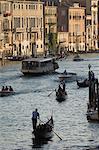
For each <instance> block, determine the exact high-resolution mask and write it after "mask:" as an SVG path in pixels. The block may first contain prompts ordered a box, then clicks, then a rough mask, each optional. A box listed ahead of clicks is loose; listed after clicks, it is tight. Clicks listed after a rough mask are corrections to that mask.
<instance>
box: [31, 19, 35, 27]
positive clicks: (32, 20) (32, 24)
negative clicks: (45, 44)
mask: <svg viewBox="0 0 99 150" xmlns="http://www.w3.org/2000/svg"><path fill="white" fill-rule="evenodd" d="M31 27H35V18H30V28H31Z"/></svg>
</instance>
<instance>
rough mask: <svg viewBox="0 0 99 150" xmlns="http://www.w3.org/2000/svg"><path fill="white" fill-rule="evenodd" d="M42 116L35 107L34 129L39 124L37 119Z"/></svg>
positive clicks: (33, 116)
mask: <svg viewBox="0 0 99 150" xmlns="http://www.w3.org/2000/svg"><path fill="white" fill-rule="evenodd" d="M39 118H40V115H39V113H38V111H37V109H35V111H33V112H32V124H33V130H35V129H36V126H37V119H39Z"/></svg>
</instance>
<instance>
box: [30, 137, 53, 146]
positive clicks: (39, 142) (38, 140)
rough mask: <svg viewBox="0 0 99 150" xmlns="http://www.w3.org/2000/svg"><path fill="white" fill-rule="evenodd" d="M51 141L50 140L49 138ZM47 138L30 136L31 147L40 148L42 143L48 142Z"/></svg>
mask: <svg viewBox="0 0 99 150" xmlns="http://www.w3.org/2000/svg"><path fill="white" fill-rule="evenodd" d="M50 141H51V140H50ZM48 142H49V141H48V140H46V139H45V140H44V139H42V140H41V139H35V138H32V144H33V145H32V148H41V147H43V145H44V144H48Z"/></svg>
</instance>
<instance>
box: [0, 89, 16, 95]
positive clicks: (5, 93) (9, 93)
mask: <svg viewBox="0 0 99 150" xmlns="http://www.w3.org/2000/svg"><path fill="white" fill-rule="evenodd" d="M13 94H15V92H14V91H8V90H4V91H2V90H1V91H0V97H4V96H10V95H13Z"/></svg>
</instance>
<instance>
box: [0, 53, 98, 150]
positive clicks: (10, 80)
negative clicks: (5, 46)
mask: <svg viewBox="0 0 99 150" xmlns="http://www.w3.org/2000/svg"><path fill="white" fill-rule="evenodd" d="M58 63H59V66H60V68H59V69H58V71H59V72H62V71H64V69H66V70H67V72H75V73H77V76H78V78H82V79H84V78H86V77H87V75H88V64H91V66H92V67H91V69H92V70H93V71H94V73H95V76H96V77H97V78H98V76H99V56H98V55H97V56H95V57H90V58H87V57H85V60H84V61H81V62H74V61H72V59H71V58H67V59H64V60H62V61H58ZM58 84H59V82H58V75H57V74H55V75H54V74H53V75H44V76H40V77H25V76H24V75H23V74H22V73H21V64H20V63H18V64H13V65H6V66H4V67H0V87H2V86H3V85H8V86H9V85H11V86H12V87H13V88H14V90H15V92H16V93H15V95H12V96H8V97H0V150H32V149H36V150H37V149H41V150H97V149H99V124H96V123H88V121H87V119H86V111H87V102H88V88H81V89H79V88H78V87H77V84H76V82H75V81H74V82H67V83H66V90H67V93H68V97H67V99H66V101H64V102H62V103H59V102H57V101H56V99H55V89H56V88H57V87H58ZM50 93H51V94H50ZM49 94H50V96H48V95H49ZM35 108H38V111H39V113H40V119H41V120H42V121H44V122H46V121H47V120H48V118H50V116H51V115H52V114H53V118H54V132H55V133H56V134H58V136H60V137H61V138H62V140H60V139H59V137H58V136H57V135H56V134H54V136H53V138H52V139H51V140H50V141H48V142H44V143H34V140H33V135H32V122H31V114H32V111H33V110H34V109H35ZM38 123H39V122H38Z"/></svg>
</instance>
